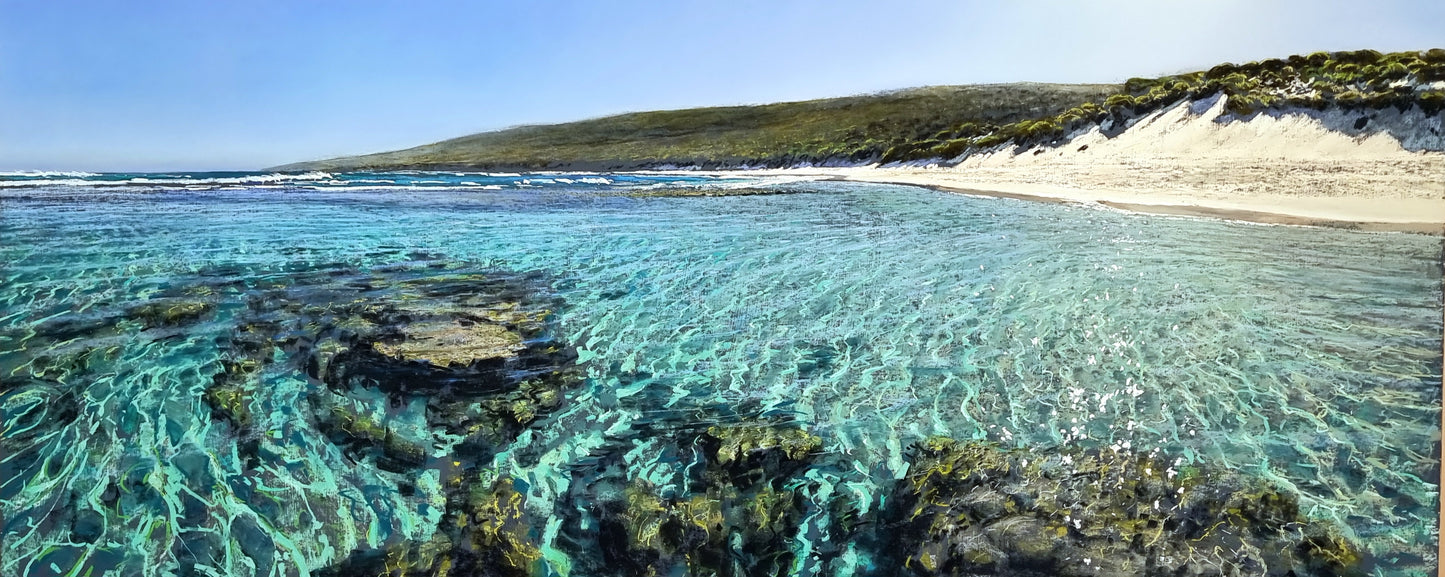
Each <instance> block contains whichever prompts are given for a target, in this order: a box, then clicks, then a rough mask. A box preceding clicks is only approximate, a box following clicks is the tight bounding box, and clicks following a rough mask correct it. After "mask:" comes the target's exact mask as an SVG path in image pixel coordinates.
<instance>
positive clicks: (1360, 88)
mask: <svg viewBox="0 0 1445 577" xmlns="http://www.w3.org/2000/svg"><path fill="white" fill-rule="evenodd" d="M1219 95H1222V96H1224V97H1225V98H1226V100H1225V103H1226V104H1225V106H1226V108H1227V111H1228V112H1229V113H1232V114H1233V115H1235V116H1236V117H1240V118H1247V117H1250V116H1251V115H1255V114H1259V113H1269V112H1282V111H1290V110H1296V111H1300V110H1304V111H1326V110H1341V111H1345V112H1367V111H1371V110H1383V109H1388V108H1395V109H1398V110H1400V111H1401V112H1404V111H1408V110H1411V109H1414V108H1418V109H1419V110H1420V111H1421V112H1423V113H1424V114H1427V115H1438V114H1441V112H1442V110H1445V49H1439V48H1436V49H1431V50H1426V51H1422V52H1394V53H1381V52H1378V51H1375V50H1355V51H1345V52H1316V53H1313V54H1308V55H1295V56H1290V57H1288V58H1273V59H1268V60H1262V61H1259V62H1249V63H1246V64H1231V63H1225V64H1220V65H1217V66H1214V67H1212V68H1209V69H1208V70H1200V71H1195V72H1189V73H1183V74H1174V75H1169V76H1161V77H1157V78H1130V79H1129V80H1128V81H1126V82H1124V83H1123V84H1122V85H1112V84H1087V85H1065V84H1034V83H1019V84H996V85H977V86H934V87H926V88H915V89H908V90H900V91H895V92H887V93H882V94H875V95H868V96H851V97H846V98H832V99H825V100H811V101H806V102H787V103H778V104H767V105H760V106H730V107H717V108H696V109H689V110H669V111H655V112H639V113H631V114H622V115H617V116H609V117H606V118H598V119H592V120H584V121H580V122H572V123H566V124H555V125H545V126H522V127H517V128H511V129H507V130H501V131H495V132H486V133H481V134H474V135H471V136H464V137H461V138H456V139H452V140H446V141H442V142H438V143H434V144H428V145H424V146H419V147H416V148H410V149H406V150H399V151H394V152H385V153H379V154H370V155H365V156H357V157H347V158H337V159H331V160H323V161H316V162H304V163H298V164H293V165H287V166H283V167H278V168H279V169H281V170H398V169H481V170H498V169H502V170H511V169H517V170H539V169H570V170H627V169H649V168H651V169H655V168H692V167H696V168H742V167H785V166H798V165H813V166H816V165H856V164H870V163H890V162H910V161H913V162H924V161H940V162H945V161H949V160H953V159H958V158H960V157H962V156H964V155H966V154H970V153H973V152H978V151H989V150H997V149H1002V148H1006V147H1020V146H1022V147H1029V146H1036V145H1048V144H1057V143H1061V142H1063V141H1064V140H1066V138H1067V137H1068V136H1069V135H1070V134H1072V133H1075V132H1077V131H1081V130H1086V129H1088V128H1091V127H1095V126H1099V127H1102V128H1104V129H1105V130H1114V129H1119V128H1120V127H1123V126H1125V125H1127V123H1128V121H1129V120H1130V119H1132V118H1137V117H1140V116H1143V115H1146V114H1149V113H1151V112H1154V111H1157V110H1160V109H1162V108H1165V107H1168V106H1171V105H1174V104H1177V103H1179V102H1181V101H1185V100H1200V99H1206V98H1211V97H1214V96H1219Z"/></svg>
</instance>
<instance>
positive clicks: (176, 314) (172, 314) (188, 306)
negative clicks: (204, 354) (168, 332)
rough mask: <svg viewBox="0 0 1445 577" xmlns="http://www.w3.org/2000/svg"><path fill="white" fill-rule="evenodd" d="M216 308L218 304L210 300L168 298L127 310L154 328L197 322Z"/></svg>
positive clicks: (133, 316)
mask: <svg viewBox="0 0 1445 577" xmlns="http://www.w3.org/2000/svg"><path fill="white" fill-rule="evenodd" d="M215 308H216V305H215V304H213V303H211V302H208V301H200V300H190V299H167V300H156V301H151V302H147V303H145V304H141V305H137V306H134V307H131V308H130V309H128V310H127V311H126V315H127V316H129V317H130V318H133V319H136V320H138V321H140V322H141V323H142V325H144V326H145V328H147V329H152V328H158V327H173V326H179V325H183V324H188V323H191V322H195V321H198V320H200V319H201V318H202V317H204V316H206V315H207V314H210V312H211V311H213V310H215Z"/></svg>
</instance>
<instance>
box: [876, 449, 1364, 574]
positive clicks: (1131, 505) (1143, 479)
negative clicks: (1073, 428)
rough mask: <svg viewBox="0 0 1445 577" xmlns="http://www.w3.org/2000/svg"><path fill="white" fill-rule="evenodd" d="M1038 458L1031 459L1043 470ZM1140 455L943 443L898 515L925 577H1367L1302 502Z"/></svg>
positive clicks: (915, 566)
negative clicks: (1305, 511) (1041, 453)
mask: <svg viewBox="0 0 1445 577" xmlns="http://www.w3.org/2000/svg"><path fill="white" fill-rule="evenodd" d="M1031 457H1032V458H1031ZM1176 466H1179V463H1177V462H1170V461H1165V460H1162V459H1156V458H1154V457H1152V456H1150V455H1147V454H1133V453H1129V452H1127V451H1125V452H1115V451H1112V450H1107V449H1105V450H1098V449H1075V450H1068V449H1066V450H1063V451H1060V452H1059V454H1058V456H1047V457H1036V456H1034V455H1032V454H1029V453H1025V452H1023V451H1017V450H1005V449H1002V448H999V447H997V446H994V445H991V444H987V443H981V442H968V443H962V442H956V441H954V440H952V439H944V438H934V439H929V440H927V441H925V442H922V443H919V444H918V445H917V446H915V447H914V452H913V462H912V466H911V467H910V471H909V474H908V476H907V477H906V478H905V479H903V480H902V481H900V484H899V488H898V491H897V493H896V494H895V496H894V499H895V504H894V506H893V509H892V510H891V512H890V519H891V520H890V527H891V528H892V531H893V532H894V534H895V537H894V539H895V543H896V545H897V547H896V548H894V549H893V552H894V554H895V555H897V557H898V559H899V562H900V564H901V565H902V566H903V567H905V568H907V569H908V570H909V571H911V572H912V573H914V574H918V575H956V574H970V575H972V574H977V575H1020V574H1025V575H1080V576H1082V575H1098V574H1105V575H1278V576H1284V575H1355V574H1363V573H1364V570H1365V567H1364V563H1365V559H1364V554H1363V552H1362V551H1361V550H1360V549H1359V547H1358V546H1357V545H1355V544H1354V543H1353V542H1352V540H1351V539H1349V538H1347V537H1345V536H1344V535H1343V534H1342V533H1341V531H1342V529H1341V528H1340V527H1336V526H1334V525H1333V524H1331V523H1328V522H1324V521H1317V520H1311V519H1308V518H1306V517H1304V516H1303V515H1302V514H1301V513H1300V511H1299V506H1298V504H1297V502H1296V500H1295V498H1294V497H1293V495H1291V494H1290V493H1288V492H1286V491H1283V490H1281V489H1279V488H1276V487H1273V486H1271V485H1269V484H1268V483H1266V482H1265V481H1263V480H1261V479H1255V478H1250V477H1247V476H1245V475H1243V474H1240V473H1235V472H1221V471H1210V470H1208V469H1203V470H1202V471H1201V472H1197V473H1195V474H1193V475H1185V474H1182V473H1181V472H1180V471H1176V470H1175V467H1176Z"/></svg>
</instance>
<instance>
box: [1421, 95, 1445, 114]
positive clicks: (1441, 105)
mask: <svg viewBox="0 0 1445 577" xmlns="http://www.w3.org/2000/svg"><path fill="white" fill-rule="evenodd" d="M1415 100H1416V102H1417V103H1419V105H1420V110H1423V111H1425V114H1429V115H1432V116H1433V115H1436V114H1439V113H1440V111H1442V110H1445V91H1442V90H1427V91H1425V92H1421V93H1419V94H1417V95H1416V96H1415Z"/></svg>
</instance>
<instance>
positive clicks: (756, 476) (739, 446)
mask: <svg viewBox="0 0 1445 577" xmlns="http://www.w3.org/2000/svg"><path fill="white" fill-rule="evenodd" d="M702 441H703V450H704V452H705V454H706V455H707V456H708V460H709V465H710V467H709V469H708V471H707V473H708V474H714V473H716V474H718V475H721V476H723V477H725V479H726V482H727V483H730V484H733V485H737V486H739V487H747V486H751V485H752V484H754V483H758V482H763V481H766V482H774V483H776V482H778V481H780V480H782V479H785V478H787V477H788V476H790V475H791V474H792V473H793V472H795V471H797V470H798V469H799V468H801V467H802V466H804V465H806V462H807V460H808V459H809V457H810V456H811V455H812V454H813V453H814V452H816V451H818V450H819V449H820V448H821V447H822V445H823V441H822V439H821V438H819V437H818V436H817V435H814V434H812V433H809V432H807V431H805V430H803V429H799V428H794V427H786V426H777V425H766V424H743V425H732V426H721V425H715V426H711V427H708V429H707V431H706V433H704V434H703V437H702ZM709 482H710V483H714V484H719V483H721V482H723V479H722V478H719V479H710V480H709Z"/></svg>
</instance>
